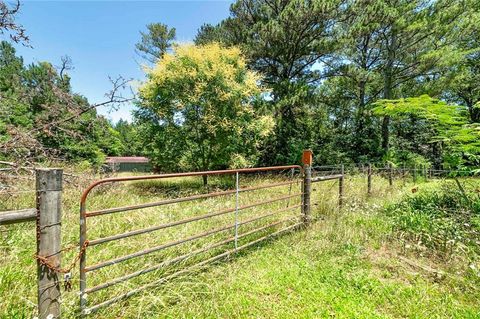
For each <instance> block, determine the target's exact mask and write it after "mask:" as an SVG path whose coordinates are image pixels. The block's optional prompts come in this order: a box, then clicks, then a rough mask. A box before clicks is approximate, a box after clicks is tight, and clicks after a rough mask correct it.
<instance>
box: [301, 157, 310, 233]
mask: <svg viewBox="0 0 480 319" xmlns="http://www.w3.org/2000/svg"><path fill="white" fill-rule="evenodd" d="M312 155H313V154H312V151H310V150H306V151H303V156H302V162H303V196H302V198H303V202H302V216H303V223H304V224H305V225H308V224H309V223H310V220H311V215H310V193H311V190H312V157H313V156H312Z"/></svg>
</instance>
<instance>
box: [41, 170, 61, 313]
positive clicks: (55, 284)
mask: <svg viewBox="0 0 480 319" xmlns="http://www.w3.org/2000/svg"><path fill="white" fill-rule="evenodd" d="M62 180H63V170H62V169H56V168H52V169H37V170H36V192H37V256H39V257H41V258H45V259H46V260H47V261H48V264H49V265H51V266H52V267H56V268H59V267H60V249H61V218H62V216H61V214H62ZM52 267H48V266H47V265H45V263H44V262H40V259H37V281H38V317H39V318H40V319H44V318H45V319H46V318H48V319H54V318H60V278H59V273H58V272H57V271H56V270H54V269H51V268H52Z"/></svg>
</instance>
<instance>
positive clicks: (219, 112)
mask: <svg viewBox="0 0 480 319" xmlns="http://www.w3.org/2000/svg"><path fill="white" fill-rule="evenodd" d="M259 80H260V77H259V75H258V74H257V73H255V72H252V71H250V70H248V69H247V67H246V61H245V59H244V58H243V56H242V55H241V52H240V50H239V49H238V48H235V47H231V48H224V47H221V46H220V45H218V44H217V43H212V44H208V45H204V46H195V45H179V46H176V47H175V49H174V52H173V53H170V54H165V55H164V57H163V58H162V59H161V60H160V61H159V62H158V63H157V65H156V66H155V67H153V68H152V69H148V70H147V81H146V82H145V83H144V84H143V85H142V86H141V87H140V89H139V96H140V101H139V110H138V111H137V112H136V114H135V115H136V118H137V119H138V120H139V121H140V122H141V123H142V124H143V125H142V129H143V132H142V134H144V136H145V137H146V139H145V140H146V141H147V145H145V146H146V148H147V152H148V153H149V155H150V157H151V158H152V161H153V162H154V164H155V165H156V166H157V167H158V168H159V169H160V170H161V171H176V170H192V169H193V170H209V169H218V168H226V167H245V166H250V165H254V164H255V163H256V160H257V158H258V146H259V144H260V142H261V141H262V139H264V138H265V137H266V136H268V135H269V134H270V132H271V131H272V129H273V125H274V124H273V123H274V122H273V119H272V118H271V117H270V116H266V115H260V114H259V112H257V111H256V109H255V102H256V101H259V99H260V98H261V94H262V93H264V92H263V91H262V88H261V87H260V86H259Z"/></svg>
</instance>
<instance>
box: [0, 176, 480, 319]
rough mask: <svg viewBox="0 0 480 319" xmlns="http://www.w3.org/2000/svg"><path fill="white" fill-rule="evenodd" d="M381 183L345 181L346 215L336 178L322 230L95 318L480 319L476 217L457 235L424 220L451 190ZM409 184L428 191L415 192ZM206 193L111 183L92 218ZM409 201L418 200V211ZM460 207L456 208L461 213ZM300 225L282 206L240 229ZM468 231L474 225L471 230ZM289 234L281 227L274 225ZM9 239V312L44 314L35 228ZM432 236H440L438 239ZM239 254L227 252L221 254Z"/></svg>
mask: <svg viewBox="0 0 480 319" xmlns="http://www.w3.org/2000/svg"><path fill="white" fill-rule="evenodd" d="M286 178H287V177H286V176H272V175H268V176H250V177H245V178H243V177H242V186H243V187H245V186H255V185H267V184H271V183H273V182H279V181H284V180H286ZM88 181H89V178H87V177H84V178H82V179H78V180H74V181H71V182H70V183H67V185H66V186H67V187H66V190H65V193H64V207H63V210H64V215H63V220H64V223H63V225H62V226H63V243H64V246H68V245H69V244H75V243H78V198H79V196H80V193H81V189H82V188H84V187H85V185H86V184H87V183H88ZM373 185H374V187H373V193H372V195H371V196H370V197H368V196H367V195H366V181H365V178H364V177H362V176H357V177H349V178H348V179H347V180H346V185H345V193H346V205H345V208H344V209H343V210H342V211H341V212H339V211H338V210H337V208H336V203H337V190H338V185H337V184H336V183H335V182H333V181H330V182H324V183H316V184H314V186H313V189H314V192H313V196H312V197H313V198H312V202H318V205H315V206H313V214H314V217H315V218H316V221H315V222H314V223H313V224H312V225H311V226H310V227H308V228H306V229H302V230H299V231H295V232H291V233H288V234H285V235H282V236H280V237H277V238H275V239H272V240H268V241H265V242H263V243H261V244H258V245H255V246H253V247H251V248H248V249H246V250H244V251H242V252H241V253H238V254H237V255H235V256H231V257H229V258H228V259H223V260H222V261H219V262H216V263H214V264H211V265H209V266H206V267H203V268H202V269H201V271H196V272H194V273H191V274H187V275H183V276H180V277H177V278H175V279H172V280H170V281H168V282H165V283H163V284H162V285H160V286H159V287H158V288H156V289H153V290H147V291H146V292H144V293H141V294H138V295H136V296H134V297H132V298H130V299H127V300H124V301H122V302H119V303H117V304H115V305H113V306H110V307H108V308H105V309H103V310H101V311H99V312H97V313H95V315H92V316H91V317H96V318H120V317H123V318H292V317H294V318H330V317H338V318H480V302H479V300H480V289H479V288H478V287H479V283H480V273H479V271H478V267H479V263H478V260H479V259H478V256H479V253H478V249H477V248H478V245H479V244H480V243H478V240H477V242H475V238H477V239H478V232H477V230H478V229H480V226H479V225H476V224H475V223H476V221H477V219H478V216H471V218H470V217H469V219H468V220H461V221H457V223H463V224H467V223H469V224H468V225H469V227H456V226H455V225H457V224H455V223H454V222H451V220H452V218H449V217H448V216H444V215H442V216H437V215H432V214H427V213H426V214H424V215H422V214H419V213H417V210H419V209H423V210H422V212H423V211H426V210H425V209H424V207H423V206H422V201H421V198H423V197H428V196H429V194H430V193H432V192H433V193H435V194H436V193H437V190H439V189H441V188H442V187H445V186H444V185H443V183H441V182H440V181H431V182H429V183H421V182H419V183H418V184H416V185H413V184H412V183H409V182H405V183H404V182H396V183H395V185H394V187H389V186H388V183H387V181H386V180H384V179H382V178H380V177H376V178H375V179H374V184H373ZM475 185H477V186H478V185H479V184H478V183H477V184H475ZM477 186H474V187H473V189H475V187H477ZM28 187H29V184H28V182H22V183H19V188H20V189H25V188H28ZM232 187H234V180H233V179H232V178H212V179H211V180H210V187H209V191H219V190H228V189H231V188H232ZM412 188H414V189H415V190H417V193H415V194H412V191H411V190H412ZM299 190H300V184H297V183H295V184H293V186H292V187H290V186H284V187H279V188H276V189H265V190H260V191H255V192H252V193H245V194H242V195H241V197H240V198H241V202H240V205H247V204H249V203H252V202H257V201H262V200H268V199H272V198H275V197H278V196H286V195H289V194H295V193H296V192H298V191H299ZM204 192H206V190H205V189H204V188H203V187H202V186H201V178H187V179H181V180H180V179H175V180H171V181H162V182H137V183H128V184H125V185H122V186H115V187H113V186H110V187H103V188H102V189H100V190H99V191H98V192H96V193H94V194H93V197H92V198H91V201H90V206H89V210H92V209H99V208H106V207H112V206H122V205H128V204H134V203H144V202H152V201H156V200H159V199H167V198H173V197H178V196H180V195H190V194H198V193H204ZM427 195H428V196H427ZM457 195H458V194H457ZM422 196H423V197H422ZM459 196H461V194H460V195H459ZM457 197H458V196H457ZM412 198H415V199H414V200H413V202H412ZM417 198H420V199H417ZM428 198H430V197H428ZM425 201H426V200H425ZM437 201H438V205H440V206H442V207H443V206H445V205H446V203H447V202H448V203H450V202H451V201H452V199H450V198H447V197H446V198H440V197H438V198H437ZM298 203H299V201H298V199H292V200H290V201H289V202H288V205H292V206H294V205H296V204H298ZM453 204H455V205H456V204H457V203H456V202H454V203H453ZM453 204H452V205H453ZM460 204H462V203H460ZM460 204H459V205H460ZM0 205H3V206H1V207H0V210H3V209H7V208H8V209H14V208H25V207H29V206H32V205H33V196H31V194H29V193H20V194H17V195H11V196H5V197H4V200H3V201H2V204H0ZM234 205H235V198H234V197H233V196H225V197H217V198H212V199H206V200H201V201H200V202H199V201H197V202H188V203H179V204H174V205H170V206H168V207H156V208H148V209H143V210H139V211H132V212H127V213H119V214H112V215H106V216H101V217H97V218H92V219H91V220H89V222H88V227H89V232H88V234H89V238H92V239H93V238H99V237H105V236H109V235H113V234H117V233H120V232H125V231H128V230H132V229H139V228H143V227H148V226H151V225H158V224H161V223H165V222H169V221H173V220H178V219H182V218H186V217H191V216H195V215H200V214H205V213H207V212H212V211H219V210H221V209H225V208H231V207H234ZM285 205H286V203H285V201H283V202H277V203H272V204H268V205H264V206H262V207H256V208H253V209H249V210H245V211H242V213H241V214H240V216H239V219H240V220H247V219H249V218H252V217H255V216H259V215H262V214H265V213H268V212H270V211H273V210H276V209H282V208H283V209H284V208H286V206H285ZM462 205H463V204H462ZM427 206H428V205H427ZM430 206H431V205H430ZM430 206H429V207H430ZM450 206H451V205H450ZM450 206H449V207H450ZM462 207H463V206H461V207H458V210H459V211H460V209H461V208H462ZM414 209H416V210H414ZM476 209H477V208H476V206H475V207H473V208H472V210H473V211H476ZM432 211H433V210H432ZM464 215H465V214H462V216H464ZM418 216H421V218H417V217H418ZM289 217H293V218H297V220H298V217H299V210H298V209H295V210H288V211H284V212H283V213H281V215H279V216H272V217H269V218H265V219H264V220H262V221H261V222H260V221H259V222H254V223H251V224H248V225H245V226H242V227H241V229H240V232H241V233H242V232H247V231H249V230H251V229H253V228H256V227H260V226H261V225H263V224H266V223H268V222H271V221H275V220H278V219H279V218H289ZM476 218H477V219H476ZM232 222H233V215H232V214H226V215H223V216H219V217H215V219H211V220H205V221H201V222H195V223H192V224H188V225H185V226H182V227H178V228H171V229H169V230H168V231H163V230H162V231H159V232H153V233H149V234H145V235H141V236H137V237H131V238H129V239H125V240H122V241H118V242H111V243H108V244H103V245H98V246H94V247H91V248H89V252H88V264H89V265H92V264H95V263H97V262H102V261H105V260H108V259H111V258H116V257H119V256H122V255H126V254H129V253H132V252H135V251H138V250H140V249H146V248H150V247H154V246H157V245H161V244H163V243H165V242H169V241H172V240H175V239H179V238H185V237H188V236H191V235H193V234H196V233H198V232H201V231H206V230H210V229H212V228H217V227H221V226H222V225H229V224H231V223H232ZM293 222H295V220H294V221H293ZM293 222H292V223H293ZM470 224H472V225H473V226H471V227H470ZM438 225H440V226H438ZM281 226H284V225H279V226H277V227H281ZM437 226H438V227H437ZM477 226H479V227H478V228H477ZM0 231H1V242H0V246H1V248H0V249H1V250H0V254H1V255H0V296H1V297H2V298H1V299H0V317H1V318H31V317H32V316H33V314H34V313H35V310H36V309H35V298H36V294H35V291H36V287H35V276H36V274H35V262H34V259H33V253H34V251H35V240H34V236H35V234H34V224H33V223H26V224H22V225H15V226H0ZM266 233H268V232H262V233H259V234H255V235H254V236H251V237H248V238H244V239H242V240H243V242H240V243H239V244H240V245H241V244H242V243H246V242H248V241H249V240H253V239H255V238H258V237H259V236H261V235H264V234H266ZM434 234H437V235H441V236H433V235H434ZM231 236H232V232H231V231H229V232H227V233H225V234H223V233H221V234H216V235H215V236H212V237H213V238H212V237H209V238H207V239H202V240H198V241H195V242H192V243H190V244H186V245H181V246H176V247H174V248H173V249H168V250H166V251H162V252H159V253H155V254H151V255H149V256H146V257H141V258H133V259H131V260H129V261H127V262H124V263H121V264H118V265H115V266H113V267H107V268H104V269H100V270H98V271H94V272H92V275H91V276H90V275H89V277H88V286H89V287H92V286H94V285H96V284H99V283H103V282H105V281H107V280H109V279H113V278H115V277H118V276H121V275H123V274H125V273H129V272H132V271H135V270H138V269H142V268H146V267H148V266H151V265H154V264H156V263H158V262H159V261H162V260H165V259H169V258H172V257H174V256H178V255H181V254H184V253H187V252H189V251H191V250H192V249H196V248H200V247H202V246H204V245H208V244H209V243H211V242H214V241H220V240H224V239H226V238H229V237H231ZM255 236H256V237H255ZM475 236H477V237H475ZM437 237H441V238H440V239H438V238H437ZM457 237H460V238H457ZM452 238H453V239H452ZM442 239H443V241H442ZM452 240H453V242H452ZM231 248H232V246H231V244H230V245H229V246H228V245H227V246H225V247H221V248H220V249H218V250H216V251H214V252H212V253H211V254H213V253H219V252H221V251H224V250H225V249H231ZM74 254H75V252H73V251H72V252H70V253H67V254H66V255H65V256H64V257H63V260H64V264H65V263H68V262H69V261H70V260H72V258H73V257H74ZM208 256H212V255H209V254H204V255H201V256H199V257H198V259H195V258H194V259H189V260H188V261H187V262H185V263H181V264H179V265H175V266H174V267H169V268H167V269H161V270H159V271H156V272H152V273H149V274H147V275H143V276H140V277H139V278H136V279H135V280H130V281H128V282H126V283H123V284H121V285H117V286H115V287H112V288H109V289H106V290H104V291H101V292H97V293H94V294H91V295H89V296H88V300H89V302H94V303H98V302H101V301H103V300H106V299H108V298H111V297H113V296H115V295H118V294H120V293H122V292H126V291H128V290H130V289H133V288H136V287H138V286H139V285H141V284H148V283H149V282H152V281H153V280H156V279H158V278H159V277H160V276H162V275H166V274H168V273H171V272H173V271H175V270H176V269H178V268H182V267H185V266H187V265H188V264H191V263H194V262H195V261H197V260H202V259H205V258H208ZM72 275H73V278H74V282H73V284H74V287H73V290H72V291H70V292H66V293H64V297H63V298H64V299H63V304H64V307H63V314H64V316H65V317H67V318H70V317H75V315H76V310H77V308H78V307H77V304H78V279H77V278H78V266H77V267H76V268H75V270H74V272H73V274H72ZM75 279H77V280H75Z"/></svg>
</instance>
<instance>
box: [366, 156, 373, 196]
mask: <svg viewBox="0 0 480 319" xmlns="http://www.w3.org/2000/svg"><path fill="white" fill-rule="evenodd" d="M367 193H368V195H371V194H372V164H370V163H368V168H367Z"/></svg>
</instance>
